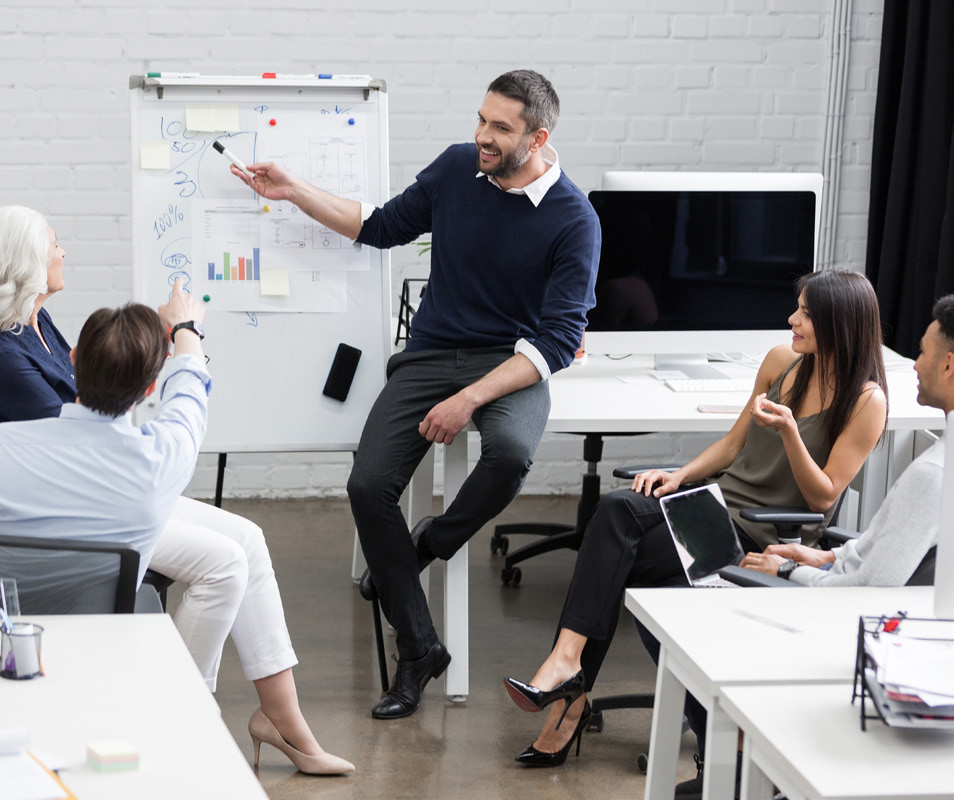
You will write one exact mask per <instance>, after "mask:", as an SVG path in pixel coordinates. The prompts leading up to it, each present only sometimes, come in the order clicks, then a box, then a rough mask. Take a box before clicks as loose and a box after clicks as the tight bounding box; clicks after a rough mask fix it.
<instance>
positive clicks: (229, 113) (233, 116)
mask: <svg viewBox="0 0 954 800" xmlns="http://www.w3.org/2000/svg"><path fill="white" fill-rule="evenodd" d="M185 111H186V129H188V130H190V131H226V132H227V133H232V132H234V131H237V130H240V127H239V110H238V106H230V105H221V104H216V105H197V106H186V110H185Z"/></svg>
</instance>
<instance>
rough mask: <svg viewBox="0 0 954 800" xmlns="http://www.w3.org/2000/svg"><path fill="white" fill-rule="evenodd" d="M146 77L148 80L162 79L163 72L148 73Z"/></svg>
mask: <svg viewBox="0 0 954 800" xmlns="http://www.w3.org/2000/svg"><path fill="white" fill-rule="evenodd" d="M146 77H147V78H161V77H162V73H161V72H147V73H146Z"/></svg>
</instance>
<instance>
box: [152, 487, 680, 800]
mask: <svg viewBox="0 0 954 800" xmlns="http://www.w3.org/2000/svg"><path fill="white" fill-rule="evenodd" d="M223 505H224V507H225V508H227V509H228V510H230V511H233V512H235V513H238V514H242V515H243V516H246V517H248V518H249V519H252V520H254V521H255V522H257V523H258V524H259V525H261V526H262V528H263V529H264V530H265V533H266V536H267V538H268V542H269V548H270V549H271V553H272V559H273V561H274V565H275V571H276V574H277V575H278V582H279V585H280V586H281V589H282V597H283V599H284V603H285V614H286V618H287V622H288V627H289V630H290V631H291V636H292V640H293V642H294V644H295V648H296V651H297V653H298V659H299V662H300V663H299V666H298V667H296V668H295V679H296V681H297V683H298V690H299V697H300V700H301V705H302V709H303V711H304V713H305V716H306V718H307V719H308V720H309V722H310V724H311V726H312V729H313V730H314V732H315V735H316V736H317V738H318V740H319V741H320V742H321V744H322V746H323V747H325V748H326V749H327V750H329V751H330V752H333V753H335V754H337V755H340V756H342V757H344V758H347V759H349V760H350V761H352V762H353V763H354V764H355V766H356V768H357V771H356V772H355V773H354V774H353V775H351V776H348V777H334V778H321V777H311V776H307V775H304V774H302V773H299V772H297V770H295V768H294V767H293V766H292V765H291V763H290V762H288V761H287V760H286V759H285V757H284V756H283V755H282V754H281V753H279V752H278V751H276V750H274V749H272V748H270V747H269V746H268V745H263V747H262V762H261V765H260V767H259V773H258V775H259V779H260V780H261V782H262V785H263V786H264V787H265V790H266V792H267V793H268V795H269V797H270V798H271V799H272V800H293V798H294V799H296V800H297V799H298V798H310V797H316V798H317V797H320V798H322V800H338V799H339V798H342V799H343V798H349V799H354V800H364V799H365V798H369V799H370V798H389V800H393V799H395V798H435V799H436V800H437V799H439V800H444V798H505V797H506V798H510V797H520V798H521V800H534V798H548V800H558V799H559V798H584V797H594V798H600V799H601V800H613V799H614V798H638V797H642V796H643V792H644V787H645V776H643V775H641V774H640V773H639V772H638V771H637V770H636V766H635V762H636V754H637V753H638V752H640V751H645V750H646V749H647V747H648V742H649V727H650V722H651V712H650V711H644V710H629V711H613V712H609V713H608V715H607V722H606V727H605V729H604V730H603V731H602V732H600V733H597V732H588V733H584V735H583V742H582V750H581V753H580V757H579V758H574V757H573V755H572V752H571V754H570V757H569V758H568V759H567V761H566V763H565V764H564V765H563V766H562V767H559V768H556V769H529V768H526V767H522V766H520V765H518V764H516V763H514V761H513V757H514V756H515V755H516V754H517V753H518V752H520V751H521V750H522V749H523V748H524V747H525V746H527V745H528V744H530V743H531V742H532V741H533V740H534V739H535V737H536V734H537V731H538V729H539V726H540V725H541V724H542V720H543V715H542V714H527V713H524V712H522V711H520V710H519V709H518V708H517V707H516V706H515V705H513V703H512V702H511V701H510V699H509V698H508V696H507V693H506V691H505V690H504V688H503V686H502V685H501V680H502V678H503V677H504V676H506V675H514V676H516V677H520V678H522V679H523V680H529V679H530V678H531V677H532V675H533V673H534V672H535V670H536V667H537V666H538V665H539V663H540V662H541V661H542V660H543V658H544V657H545V656H546V653H547V652H548V651H549V648H550V645H551V643H552V637H553V633H554V625H555V623H556V621H557V617H558V615H559V612H560V609H561V607H562V603H563V596H564V592H565V590H566V586H567V584H568V582H569V578H570V575H571V573H572V569H573V561H574V558H575V555H576V554H575V553H573V552H570V551H561V552H557V553H551V554H548V555H546V556H543V557H540V558H537V559H533V560H531V561H528V562H525V563H524V564H523V565H522V567H523V580H522V583H521V584H520V585H519V586H518V587H516V588H514V587H507V586H502V585H501V582H500V568H501V566H502V564H503V557H502V556H499V555H492V554H491V553H490V547H489V541H490V533H491V531H492V526H487V528H486V529H485V530H483V531H481V532H479V533H478V534H477V536H475V537H474V539H473V540H471V544H470V548H471V549H470V592H471V594H470V608H471V617H470V636H471V663H470V686H471V693H470V696H469V698H468V700H467V702H466V703H462V704H457V703H451V702H450V701H449V700H448V699H447V697H446V696H444V695H443V679H441V680H439V681H436V682H432V683H430V684H429V685H428V688H427V691H426V693H425V696H424V702H423V705H422V707H421V709H420V710H419V711H418V712H417V713H416V714H414V715H413V716H411V717H408V718H406V719H402V720H394V721H380V720H373V719H371V714H370V710H371V706H372V705H373V704H374V703H375V701H376V700H377V699H378V697H379V696H380V684H379V677H378V672H377V664H376V658H375V651H374V643H373V628H372V623H371V608H370V605H369V604H368V603H366V602H365V601H364V600H362V599H361V597H360V595H359V594H358V590H357V586H355V585H353V584H352V582H351V577H350V571H351V552H352V542H353V527H352V525H353V523H352V520H351V513H350V510H349V508H348V504H347V501H344V500H318V499H302V500H231V501H226V502H225V503H224V504H223ZM575 516H576V513H575V500H574V499H573V498H558V497H554V498H545V497H526V498H518V499H517V500H516V501H515V502H514V503H513V504H512V505H511V507H510V508H509V509H508V510H507V511H505V512H504V514H502V515H501V516H500V517H499V518H498V520H497V522H517V521H521V520H535V521H566V520H572V519H574V518H575ZM528 541H531V537H525V536H521V537H514V538H513V539H512V540H511V542H510V549H511V551H513V550H514V549H516V547H519V546H520V545H521V544H522V543H525V542H528ZM439 564H440V562H437V563H436V564H435V568H433V569H432V570H431V572H432V580H431V596H430V604H431V609H432V614H433V616H434V620H435V624H436V625H437V627H438V630H439V631H440V630H441V629H442V625H443V621H442V602H441V594H442V587H443V580H442V577H443V574H442V573H443V568H442V567H441V566H438V565H439ZM174 603H175V595H174V593H173V596H172V597H171V599H170V608H172V607H174ZM620 628H621V629H620V631H619V635H618V636H617V637H616V640H615V643H614V645H613V648H612V650H611V651H610V654H609V657H608V658H607V660H606V663H605V665H604V668H603V671H602V673H601V675H600V680H599V683H598V684H597V687H596V690H595V691H594V694H593V696H594V697H597V696H600V695H606V694H616V693H621V692H630V691H647V692H651V691H652V688H653V684H654V680H655V667H654V666H653V664H652V661H651V660H650V659H649V657H648V656H647V655H646V653H645V652H644V650H643V648H642V645H641V644H640V642H639V639H638V637H637V635H636V631H635V628H634V626H633V623H632V617H630V616H629V614H627V613H625V611H624V613H623V614H622V615H621V619H620ZM386 645H387V647H388V649H389V653H390V652H393V650H394V639H393V635H391V636H387V637H386ZM451 655H453V653H452V654H451ZM391 666H392V673H393V662H392V664H391ZM216 699H217V700H218V702H219V705H220V706H221V708H222V715H223V718H224V719H225V722H226V724H227V725H228V727H229V729H230V730H231V732H232V735H233V736H234V737H235V740H236V742H238V744H239V746H240V747H241V749H242V751H243V752H244V753H245V754H246V756H247V757H248V759H249V761H250V762H251V757H252V745H251V740H250V739H249V736H248V733H247V730H246V724H247V722H248V717H249V716H250V715H251V713H252V711H253V710H254V709H255V708H256V706H257V705H258V703H257V702H256V697H255V692H254V689H253V687H252V685H251V684H250V683H249V682H247V681H246V680H245V679H244V676H243V675H242V671H241V667H240V665H239V662H238V658H237V656H236V654H235V651H234V649H233V647H232V645H231V641H229V642H228V643H227V644H226V649H225V655H224V657H223V660H222V668H221V672H220V674H219V682H218V690H217V692H216ZM694 747H695V742H694V738H693V737H692V736H691V734H690V735H687V736H684V737H683V752H682V755H681V757H680V766H679V779H680V780H683V779H685V778H689V777H693V776H694V775H695V767H694V765H693V763H692V760H691V754H692V752H693V750H694Z"/></svg>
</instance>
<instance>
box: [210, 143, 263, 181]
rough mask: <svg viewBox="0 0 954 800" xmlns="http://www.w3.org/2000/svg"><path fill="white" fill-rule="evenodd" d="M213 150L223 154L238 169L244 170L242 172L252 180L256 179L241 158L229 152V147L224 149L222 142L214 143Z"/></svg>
mask: <svg viewBox="0 0 954 800" xmlns="http://www.w3.org/2000/svg"><path fill="white" fill-rule="evenodd" d="M212 149H213V150H215V151H216V152H218V153H221V154H222V155H223V156H225V157H226V158H227V159H228V160H229V161H231V162H232V163H233V164H235V166H236V167H238V168H239V169H240V170H242V172H244V173H245V174H246V175H248V176H249V177H250V178H254V177H255V176H254V175H253V174H252V173H251V172H249V171H248V167H246V166H245V164H243V163H242V161H241V160H240V159H239V158H237V157H236V155H235V154H234V153H233V152H232V151H231V150H229V149H228V148H227V147H224V146H223V145H222V142H212Z"/></svg>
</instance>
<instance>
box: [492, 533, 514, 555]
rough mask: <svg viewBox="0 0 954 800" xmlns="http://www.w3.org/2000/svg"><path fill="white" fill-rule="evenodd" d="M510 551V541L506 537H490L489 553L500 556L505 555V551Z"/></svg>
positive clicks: (495, 535)
mask: <svg viewBox="0 0 954 800" xmlns="http://www.w3.org/2000/svg"><path fill="white" fill-rule="evenodd" d="M509 549H510V539H508V538H507V537H506V536H498V535H497V534H496V533H495V534H494V535H493V536H491V537H490V552H491V553H494V554H496V553H500V555H502V556H505V555H507V551H508V550H509Z"/></svg>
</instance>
